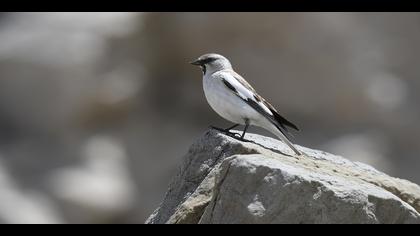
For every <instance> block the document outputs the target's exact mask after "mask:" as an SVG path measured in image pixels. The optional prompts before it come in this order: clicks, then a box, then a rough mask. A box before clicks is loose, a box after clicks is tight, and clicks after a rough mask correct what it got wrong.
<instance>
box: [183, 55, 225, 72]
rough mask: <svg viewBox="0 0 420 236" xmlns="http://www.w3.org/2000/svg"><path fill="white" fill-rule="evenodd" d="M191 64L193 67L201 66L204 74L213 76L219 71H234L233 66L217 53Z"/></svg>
mask: <svg viewBox="0 0 420 236" xmlns="http://www.w3.org/2000/svg"><path fill="white" fill-rule="evenodd" d="M190 63H191V64H192V65H196V66H200V67H201V69H202V70H203V74H206V73H210V74H212V73H214V72H216V71H219V70H224V69H232V65H231V64H230V62H229V60H228V59H226V58H225V57H224V56H222V55H219V54H215V53H209V54H204V55H202V56H201V57H199V58H198V59H197V60H195V61H193V62H190Z"/></svg>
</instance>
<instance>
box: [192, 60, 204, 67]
mask: <svg viewBox="0 0 420 236" xmlns="http://www.w3.org/2000/svg"><path fill="white" fill-rule="evenodd" d="M190 64H191V65H195V66H201V64H202V63H201V61H200V60H195V61H192V62H190Z"/></svg>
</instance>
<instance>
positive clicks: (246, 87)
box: [222, 70, 299, 132]
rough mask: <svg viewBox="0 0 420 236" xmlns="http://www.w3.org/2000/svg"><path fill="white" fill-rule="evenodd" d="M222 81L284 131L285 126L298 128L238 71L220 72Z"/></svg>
mask: <svg viewBox="0 0 420 236" xmlns="http://www.w3.org/2000/svg"><path fill="white" fill-rule="evenodd" d="M222 73H223V76H222V81H223V83H224V84H225V85H226V87H228V88H229V89H230V90H232V92H234V93H235V94H236V95H237V96H239V97H240V98H242V99H243V100H244V101H245V102H246V103H248V104H249V105H250V106H251V107H253V108H254V109H255V110H257V111H258V112H260V113H261V114H262V115H264V116H265V117H266V118H268V119H269V120H270V121H271V122H273V123H274V124H275V125H277V126H280V127H281V128H283V129H284V130H285V131H286V132H288V130H287V127H286V126H289V127H291V128H293V129H295V130H299V129H298V127H297V126H296V125H295V124H293V123H292V122H290V121H288V120H286V118H284V117H283V116H281V115H280V114H279V113H278V111H277V110H276V109H275V108H274V107H273V105H271V104H270V103H269V102H267V101H266V100H265V99H264V98H263V97H261V96H260V95H259V94H258V93H257V92H256V91H255V89H254V88H253V87H252V86H251V85H250V84H249V83H248V82H247V81H246V80H245V79H244V78H242V76H240V75H239V74H238V73H236V72H235V71H233V70H230V71H226V72H222Z"/></svg>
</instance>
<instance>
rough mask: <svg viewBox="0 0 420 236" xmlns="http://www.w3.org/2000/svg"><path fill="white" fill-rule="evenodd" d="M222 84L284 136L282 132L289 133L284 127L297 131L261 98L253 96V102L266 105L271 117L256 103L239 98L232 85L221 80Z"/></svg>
mask: <svg viewBox="0 0 420 236" xmlns="http://www.w3.org/2000/svg"><path fill="white" fill-rule="evenodd" d="M222 81H223V83H224V84H225V85H226V87H227V88H228V89H230V90H232V92H234V93H235V94H236V95H237V96H238V97H239V98H241V99H242V100H243V101H244V102H246V103H247V104H248V105H250V106H251V107H252V108H254V109H255V110H257V111H258V112H259V113H261V114H262V115H264V116H265V117H266V118H267V119H268V120H269V121H270V122H271V123H273V124H274V125H275V126H276V127H277V128H278V129H279V130H280V131H281V132H282V133H283V134H284V135H285V136H287V135H286V134H285V133H284V132H283V130H284V131H286V132H287V133H289V131H288V130H287V127H286V126H289V127H291V128H293V129H295V130H299V129H298V127H297V126H296V125H295V124H293V123H292V122H290V121H288V120H286V118H284V117H282V116H281V115H280V114H279V113H278V112H277V111H276V110H275V109H274V107H273V106H272V105H271V104H269V103H267V102H266V101H265V100H264V99H263V98H259V96H254V98H255V100H257V101H259V102H261V100H262V102H263V103H264V104H266V105H267V107H268V109H269V110H270V111H271V113H273V115H270V114H268V113H267V112H266V111H265V110H264V109H263V108H262V107H261V106H260V105H259V104H258V103H257V102H256V101H254V100H252V99H250V98H248V99H244V98H242V97H241V96H239V94H238V91H237V90H236V89H235V87H234V86H233V85H231V84H230V83H229V82H228V81H226V80H225V79H222ZM279 126H280V127H281V128H282V129H283V130H282V129H281V128H280V127H279Z"/></svg>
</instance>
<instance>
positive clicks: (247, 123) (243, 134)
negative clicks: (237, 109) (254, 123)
mask: <svg viewBox="0 0 420 236" xmlns="http://www.w3.org/2000/svg"><path fill="white" fill-rule="evenodd" d="M248 127H249V120H245V128H244V131H243V132H242V135H241V140H242V141H244V140H245V139H244V137H245V133H246V130H247V129H248Z"/></svg>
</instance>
